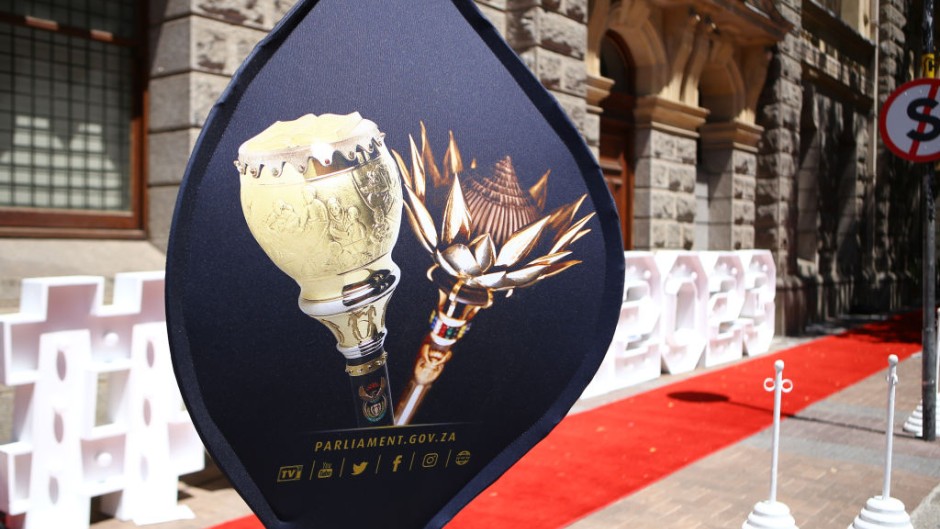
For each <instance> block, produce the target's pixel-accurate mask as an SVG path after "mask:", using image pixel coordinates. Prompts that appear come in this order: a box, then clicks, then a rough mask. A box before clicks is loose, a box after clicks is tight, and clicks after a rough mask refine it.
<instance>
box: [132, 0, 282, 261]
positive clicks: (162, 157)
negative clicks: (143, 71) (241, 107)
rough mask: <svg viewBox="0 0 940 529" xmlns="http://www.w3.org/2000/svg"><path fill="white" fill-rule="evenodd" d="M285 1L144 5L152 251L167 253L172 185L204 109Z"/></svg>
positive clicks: (172, 0) (185, 0)
mask: <svg viewBox="0 0 940 529" xmlns="http://www.w3.org/2000/svg"><path fill="white" fill-rule="evenodd" d="M291 5H293V2H290V1H278V0H274V1H270V2H256V1H253V0H153V1H152V2H150V17H149V21H150V50H151V57H150V83H149V94H150V97H149V103H150V111H149V130H148V149H149V157H148V164H149V170H148V174H149V180H148V204H149V208H148V228H149V232H150V240H151V241H152V242H153V243H154V244H155V245H157V246H158V247H159V248H161V249H163V250H166V244H167V237H168V235H169V229H170V221H171V219H172V216H173V208H174V206H175V204H176V195H177V193H178V191H179V184H180V181H181V180H182V177H183V172H184V171H185V169H186V163H187V162H188V160H189V154H190V152H191V151H192V147H193V145H194V144H195V142H196V138H197V137H198V135H199V130H200V128H201V127H202V125H203V123H204V122H205V119H206V116H207V115H208V114H209V110H210V109H211V108H212V105H213V104H214V103H215V101H216V99H218V97H219V95H220V94H221V93H222V91H223V90H224V89H225V87H226V86H227V85H228V82H229V79H230V77H231V75H232V74H233V73H234V72H235V70H236V69H237V68H238V66H239V65H240V64H241V62H242V61H243V60H244V58H245V57H246V56H247V55H248V53H249V52H250V51H251V49H252V48H253V47H254V45H255V44H256V43H257V42H258V41H259V40H261V38H263V37H264V36H265V35H266V34H267V32H268V31H270V30H271V28H272V27H274V24H275V23H276V22H277V21H278V20H280V19H281V17H283V15H284V14H285V13H286V12H287V10H288V9H289V8H290V7H291Z"/></svg>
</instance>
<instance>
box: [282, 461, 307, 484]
mask: <svg viewBox="0 0 940 529" xmlns="http://www.w3.org/2000/svg"><path fill="white" fill-rule="evenodd" d="M303 473H304V466H303V465H290V466H286V467H281V468H280V469H279V470H278V471H277V482H278V483H283V482H285V481H300V477H301V476H302V475H303Z"/></svg>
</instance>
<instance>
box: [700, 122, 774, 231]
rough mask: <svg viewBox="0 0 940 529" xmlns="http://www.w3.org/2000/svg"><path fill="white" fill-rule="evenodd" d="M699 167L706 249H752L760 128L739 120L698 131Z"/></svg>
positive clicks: (703, 127)
mask: <svg viewBox="0 0 940 529" xmlns="http://www.w3.org/2000/svg"><path fill="white" fill-rule="evenodd" d="M700 131H701V142H702V159H701V168H702V169H704V170H705V171H706V172H707V173H708V176H709V179H708V249H709V250H741V249H749V248H753V247H754V193H755V186H756V174H757V144H758V142H760V138H761V132H763V129H761V128H760V127H757V126H755V125H749V124H747V123H742V122H739V121H730V122H725V123H708V124H705V125H702V127H701V129H700Z"/></svg>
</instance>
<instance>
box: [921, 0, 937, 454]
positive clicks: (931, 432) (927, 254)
mask: <svg viewBox="0 0 940 529" xmlns="http://www.w3.org/2000/svg"><path fill="white" fill-rule="evenodd" d="M933 9H934V0H924V17H923V40H924V49H923V52H924V61H923V68H922V70H923V71H922V74H923V75H924V76H925V77H934V75H935V72H936V63H935V59H934V55H933V48H934V42H933ZM926 165H927V167H926V170H925V171H924V178H923V189H922V193H923V197H924V198H923V205H924V235H925V236H924V270H923V271H924V281H923V283H924V285H923V288H924V291H923V292H924V333H923V342H924V343H923V354H922V361H923V365H922V387H921V397H922V399H923V403H924V429H923V435H924V440H925V441H933V440H934V439H936V437H937V380H936V376H937V337H936V321H935V320H936V310H935V308H934V307H935V305H936V300H935V297H936V249H937V246H936V230H935V224H934V220H935V218H936V216H937V215H936V203H935V200H934V195H933V184H934V162H927V164H926Z"/></svg>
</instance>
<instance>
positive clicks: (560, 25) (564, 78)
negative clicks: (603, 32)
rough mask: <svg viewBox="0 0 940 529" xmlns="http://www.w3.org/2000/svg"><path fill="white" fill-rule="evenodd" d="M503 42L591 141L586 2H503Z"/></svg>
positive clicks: (594, 132) (594, 125)
mask: <svg viewBox="0 0 940 529" xmlns="http://www.w3.org/2000/svg"><path fill="white" fill-rule="evenodd" d="M506 4H507V6H506V7H507V18H506V40H507V41H508V42H509V45H510V46H512V48H513V49H514V50H515V51H516V53H518V54H519V56H520V57H521V58H522V60H523V61H524V62H525V63H526V65H527V66H528V67H529V69H530V70H532V72H534V73H535V75H536V77H538V79H539V81H541V82H542V84H543V85H544V86H545V88H547V89H548V90H549V92H551V93H552V95H554V96H555V98H556V99H557V100H558V103H559V104H560V105H561V107H562V108H563V109H564V110H565V113H566V114H568V117H569V118H571V121H572V122H573V123H574V125H575V127H577V129H578V130H579V131H580V132H581V134H583V135H584V138H585V140H586V141H587V143H588V144H589V145H597V144H598V142H599V141H600V137H599V134H600V120H599V119H598V118H597V117H594V116H592V117H588V115H587V103H586V101H585V98H586V97H587V83H586V78H587V70H586V64H585V62H584V57H585V54H586V52H587V0H507V2H506Z"/></svg>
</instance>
